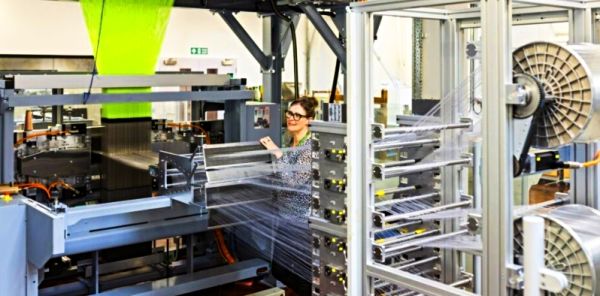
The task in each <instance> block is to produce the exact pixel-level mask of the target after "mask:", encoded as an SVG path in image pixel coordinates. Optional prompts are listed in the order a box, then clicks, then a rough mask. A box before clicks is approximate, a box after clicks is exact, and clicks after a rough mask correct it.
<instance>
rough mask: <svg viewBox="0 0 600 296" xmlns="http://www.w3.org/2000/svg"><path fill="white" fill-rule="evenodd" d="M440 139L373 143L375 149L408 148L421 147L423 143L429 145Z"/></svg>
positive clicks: (437, 142) (438, 141)
mask: <svg viewBox="0 0 600 296" xmlns="http://www.w3.org/2000/svg"><path fill="white" fill-rule="evenodd" d="M439 143H440V140H439V139H425V140H416V141H409V142H391V141H390V142H380V143H377V144H374V145H373V149H374V150H375V151H383V150H390V149H400V148H408V147H419V146H423V145H429V144H436V145H437V144H439Z"/></svg>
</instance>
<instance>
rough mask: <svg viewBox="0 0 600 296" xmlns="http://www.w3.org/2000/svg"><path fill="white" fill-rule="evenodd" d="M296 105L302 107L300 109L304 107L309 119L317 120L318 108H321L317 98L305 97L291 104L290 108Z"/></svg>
mask: <svg viewBox="0 0 600 296" xmlns="http://www.w3.org/2000/svg"><path fill="white" fill-rule="evenodd" d="M294 105H300V107H302V109H304V111H306V117H307V118H310V117H312V118H315V112H316V110H317V107H318V106H319V101H317V99H316V98H315V97H307V96H303V97H300V98H298V99H297V100H294V101H292V103H290V107H292V106H294Z"/></svg>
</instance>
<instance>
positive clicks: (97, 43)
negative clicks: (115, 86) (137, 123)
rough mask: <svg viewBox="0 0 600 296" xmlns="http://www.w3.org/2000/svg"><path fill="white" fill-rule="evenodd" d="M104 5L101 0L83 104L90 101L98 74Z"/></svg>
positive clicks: (104, 1)
mask: <svg viewBox="0 0 600 296" xmlns="http://www.w3.org/2000/svg"><path fill="white" fill-rule="evenodd" d="M104 4H106V0H102V7H101V8H100V24H99V25H98V40H96V52H95V53H94V65H93V68H92V78H90V86H89V87H88V90H87V92H84V93H83V104H84V105H85V104H87V102H88V100H89V99H90V94H91V93H92V86H93V84H94V77H95V76H96V75H97V74H98V67H97V66H96V61H97V60H98V53H99V52H100V37H102V23H103V21H104Z"/></svg>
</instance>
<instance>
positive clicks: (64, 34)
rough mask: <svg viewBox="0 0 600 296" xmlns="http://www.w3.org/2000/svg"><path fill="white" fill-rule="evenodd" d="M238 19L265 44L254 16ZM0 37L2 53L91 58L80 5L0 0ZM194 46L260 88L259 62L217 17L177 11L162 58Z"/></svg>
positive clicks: (184, 53)
mask: <svg viewBox="0 0 600 296" xmlns="http://www.w3.org/2000/svg"><path fill="white" fill-rule="evenodd" d="M237 18H238V20H239V21H240V23H241V24H242V25H243V26H244V28H246V30H247V31H248V33H249V34H250V35H251V36H252V37H253V38H254V39H255V41H256V43H257V44H259V45H261V44H262V20H261V19H260V18H258V17H257V15H256V14H253V13H240V14H238V15H237ZM0 36H2V42H0V54H23V55H92V54H93V53H92V49H91V46H90V42H89V37H88V34H87V29H86V26H85V22H84V19H83V14H82V12H81V7H80V5H79V3H78V2H65V1H42V0H0ZM190 47H208V52H209V57H219V58H233V59H236V60H237V61H238V74H239V76H240V77H246V78H248V80H249V84H250V85H259V84H261V81H262V74H261V73H260V68H259V66H258V64H257V63H256V62H255V60H254V58H253V57H252V55H250V53H249V52H248V51H247V50H246V49H245V48H244V47H243V46H242V44H241V42H240V41H239V40H238V39H237V37H236V36H235V35H234V34H233V32H231V30H230V29H229V28H228V27H227V25H226V24H225V23H224V22H223V20H222V19H221V18H220V17H219V16H217V15H213V14H212V13H210V12H209V11H208V10H201V9H184V8H174V9H173V10H172V12H171V19H170V21H169V25H168V27H167V32H166V35H165V40H164V43H163V48H162V52H161V56H162V57H194V56H192V55H191V54H190ZM195 57H202V56H195ZM289 69H291V67H289ZM287 72H289V73H290V75H291V71H287ZM287 72H286V75H287V74H288V73H287ZM286 77H287V76H286Z"/></svg>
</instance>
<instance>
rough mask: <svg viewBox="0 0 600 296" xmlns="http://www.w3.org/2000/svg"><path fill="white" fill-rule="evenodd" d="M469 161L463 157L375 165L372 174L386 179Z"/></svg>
mask: <svg viewBox="0 0 600 296" xmlns="http://www.w3.org/2000/svg"><path fill="white" fill-rule="evenodd" d="M470 162H471V160H470V159H467V158H465V159H457V160H448V161H440V162H434V163H426V164H415V165H411V166H403V167H391V168H385V167H377V166H376V167H375V168H374V170H375V171H374V174H375V176H376V177H379V178H382V179H387V178H393V177H398V176H404V175H408V174H414V173H420V172H426V171H431V170H435V169H439V168H442V167H446V166H451V165H461V164H469V163H470Z"/></svg>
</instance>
